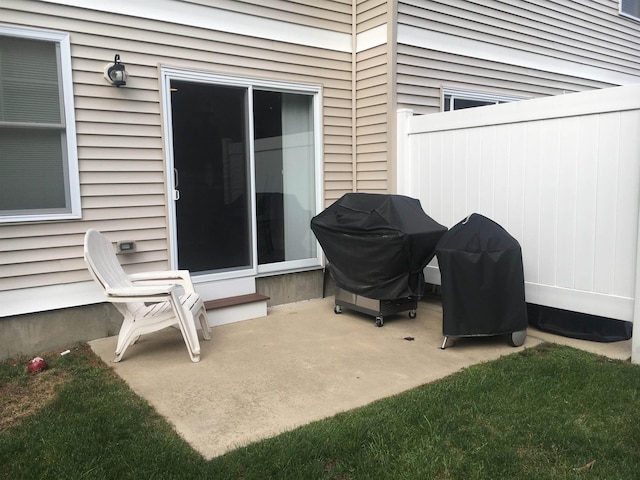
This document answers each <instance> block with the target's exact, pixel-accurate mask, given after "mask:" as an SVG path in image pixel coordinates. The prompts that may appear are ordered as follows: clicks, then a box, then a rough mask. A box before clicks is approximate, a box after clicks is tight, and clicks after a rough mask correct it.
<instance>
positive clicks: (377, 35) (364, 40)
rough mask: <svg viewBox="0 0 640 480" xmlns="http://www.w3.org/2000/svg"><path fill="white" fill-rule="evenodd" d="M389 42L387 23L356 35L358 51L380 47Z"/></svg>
mask: <svg viewBox="0 0 640 480" xmlns="http://www.w3.org/2000/svg"><path fill="white" fill-rule="evenodd" d="M386 43H387V24H386V23H385V24H383V25H378V26H377V27H373V28H370V29H369V30H366V31H364V32H360V33H358V34H357V35H356V52H357V53H360V52H363V51H365V50H369V49H370V48H374V47H379V46H380V45H385V44H386Z"/></svg>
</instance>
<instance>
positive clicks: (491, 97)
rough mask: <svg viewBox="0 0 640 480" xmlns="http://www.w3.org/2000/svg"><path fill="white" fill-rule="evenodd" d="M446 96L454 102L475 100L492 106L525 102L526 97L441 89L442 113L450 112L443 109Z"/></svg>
mask: <svg viewBox="0 0 640 480" xmlns="http://www.w3.org/2000/svg"><path fill="white" fill-rule="evenodd" d="M446 96H451V97H453V98H454V100H455V99H456V98H459V99H461V100H477V101H481V102H491V103H494V104H497V103H507V102H516V101H519V100H525V99H526V98H527V97H517V96H513V95H499V94H495V93H486V92H475V91H472V90H462V89H457V88H446V87H444V88H442V97H441V99H440V100H441V105H442V111H443V112H445V111H452V110H445V109H444V105H445V101H444V100H445V97H446Z"/></svg>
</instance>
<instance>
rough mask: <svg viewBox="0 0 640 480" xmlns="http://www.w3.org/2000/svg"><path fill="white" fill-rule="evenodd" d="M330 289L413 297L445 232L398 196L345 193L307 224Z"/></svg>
mask: <svg viewBox="0 0 640 480" xmlns="http://www.w3.org/2000/svg"><path fill="white" fill-rule="evenodd" d="M311 230H313V233H314V234H315V236H316V238H317V239H318V242H320V245H321V246H322V249H323V250H324V253H325V255H326V256H327V259H328V260H329V262H330V264H331V276H332V277H333V279H334V281H335V282H336V285H337V286H338V287H340V288H342V289H344V290H347V291H349V292H351V293H355V294H357V295H362V296H365V297H368V298H373V299H378V300H391V299H398V298H407V297H411V296H419V295H421V294H422V290H423V288H424V275H423V272H422V270H423V269H424V267H425V266H426V265H427V263H429V261H430V260H431V259H432V258H433V256H434V253H435V252H434V249H435V246H436V245H437V243H438V240H439V239H440V237H441V236H442V234H443V233H444V232H446V231H447V228H446V227H444V226H442V225H440V224H439V223H437V222H436V221H435V220H433V219H432V218H431V217H429V216H428V215H427V214H426V213H425V212H424V210H422V207H421V206H420V201H419V200H417V199H415V198H410V197H406V196H403V195H383V194H374V193H347V194H345V195H343V196H342V197H341V198H340V199H338V200H337V201H336V202H334V203H333V204H332V205H330V206H329V207H327V209H326V210H324V211H323V212H321V213H319V214H318V215H316V216H315V217H313V218H312V219H311Z"/></svg>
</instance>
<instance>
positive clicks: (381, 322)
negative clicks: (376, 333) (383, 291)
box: [376, 317, 384, 327]
mask: <svg viewBox="0 0 640 480" xmlns="http://www.w3.org/2000/svg"><path fill="white" fill-rule="evenodd" d="M383 325H384V320H383V319H382V317H376V327H382V326H383Z"/></svg>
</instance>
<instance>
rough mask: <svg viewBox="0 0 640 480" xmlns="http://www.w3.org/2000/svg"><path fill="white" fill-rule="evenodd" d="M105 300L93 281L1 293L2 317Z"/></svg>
mask: <svg viewBox="0 0 640 480" xmlns="http://www.w3.org/2000/svg"><path fill="white" fill-rule="evenodd" d="M103 302H106V299H105V297H104V295H103V293H102V291H101V290H100V288H99V287H98V286H97V285H96V283H95V282H94V281H88V282H78V283H65V284H61V285H49V286H45V287H33V288H20V289H17V290H6V291H3V292H0V318H2V317H11V316H14V315H24V314H27V313H35V312H46V311H49V310H58V309H61V308H70V307H79V306H84V305H92V304H95V303H103Z"/></svg>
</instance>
